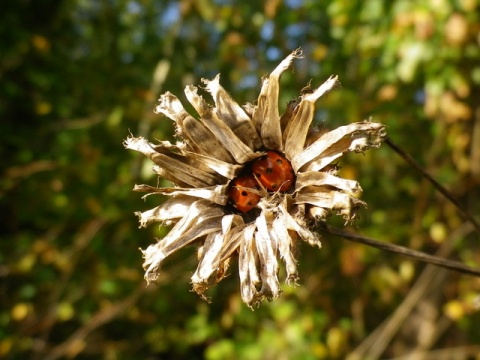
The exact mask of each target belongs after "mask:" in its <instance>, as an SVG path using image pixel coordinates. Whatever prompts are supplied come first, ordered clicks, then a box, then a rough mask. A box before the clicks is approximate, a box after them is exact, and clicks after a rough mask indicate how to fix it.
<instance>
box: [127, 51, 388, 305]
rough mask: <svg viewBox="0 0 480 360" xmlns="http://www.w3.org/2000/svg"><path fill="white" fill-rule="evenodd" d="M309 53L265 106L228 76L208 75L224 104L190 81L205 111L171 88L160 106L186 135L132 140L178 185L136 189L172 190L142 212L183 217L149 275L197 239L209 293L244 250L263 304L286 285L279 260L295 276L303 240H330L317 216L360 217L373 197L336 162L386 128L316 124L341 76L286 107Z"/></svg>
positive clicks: (196, 286) (267, 87)
mask: <svg viewBox="0 0 480 360" xmlns="http://www.w3.org/2000/svg"><path fill="white" fill-rule="evenodd" d="M301 57H302V52H301V50H300V49H297V50H295V51H293V52H292V53H291V54H290V55H289V56H288V57H287V58H286V59H285V60H283V61H282V62H281V63H280V65H278V66H277V68H276V69H275V70H274V71H273V72H272V73H271V74H270V75H269V76H267V77H266V78H264V79H263V82H262V87H261V91H260V95H259V97H258V99H257V101H256V103H255V104H247V105H245V106H243V107H241V106H240V105H239V104H237V103H236V102H235V101H234V100H233V99H232V98H231V97H230V95H229V94H228V93H227V92H226V91H225V89H223V87H222V86H221V85H220V82H219V80H220V78H219V76H216V77H215V79H213V80H205V79H202V82H203V83H204V84H205V88H206V90H207V91H208V92H209V93H210V94H211V96H212V97H213V100H214V103H215V106H211V105H209V104H207V102H206V101H205V100H204V99H203V98H202V97H201V96H200V95H199V94H198V89H197V87H195V86H187V87H186V89H185V94H186V96H187V98H188V100H189V101H190V103H191V104H192V105H193V107H194V108H195V110H196V111H197V112H198V114H199V119H196V118H194V117H193V116H192V115H190V114H189V113H187V112H186V111H185V109H184V107H183V106H182V104H181V103H180V101H179V99H178V98H177V97H175V96H174V95H173V94H171V93H170V92H166V93H165V94H163V95H162V96H161V97H160V99H159V105H158V106H157V107H156V109H155V112H156V113H162V114H164V115H166V116H167V117H169V118H170V119H172V120H173V121H174V122H175V129H176V135H177V137H178V139H179V141H177V142H176V143H175V144H172V143H170V142H168V141H160V142H159V143H157V144H153V143H150V142H149V141H147V140H146V139H144V138H135V137H130V138H128V139H127V140H126V141H125V147H126V148H128V149H132V150H136V151H140V152H141V153H143V154H144V155H145V156H147V157H149V158H150V159H151V160H152V161H153V162H154V163H155V165H154V168H153V169H154V171H155V172H156V173H157V174H158V175H159V176H160V177H162V178H165V179H168V180H170V181H171V182H172V183H173V184H175V186H174V187H164V188H157V187H152V186H148V185H136V186H135V188H134V190H135V191H142V192H148V193H149V194H147V195H150V194H164V195H169V196H170V199H169V200H167V201H165V202H164V203H163V204H161V205H159V206H158V207H156V208H154V209H151V210H149V211H145V212H143V213H137V215H138V216H139V218H140V226H141V227H144V226H146V225H148V224H150V223H153V222H160V223H161V224H164V225H173V227H172V229H171V230H170V232H169V233H168V235H166V236H165V237H164V238H163V239H159V240H158V241H157V243H156V244H153V245H150V246H149V247H148V248H147V249H146V250H144V251H143V256H144V258H145V262H144V264H143V266H144V268H145V270H146V273H145V278H146V280H147V282H151V281H155V280H156V279H157V278H158V276H159V272H160V266H161V265H162V262H163V261H164V259H165V258H166V257H167V256H169V255H171V254H172V253H174V252H175V251H177V250H179V249H181V248H183V247H184V246H186V245H189V244H192V243H195V244H198V246H199V247H198V268H197V270H196V271H195V273H194V274H193V276H192V284H193V290H194V291H195V292H197V293H198V294H199V295H201V296H202V297H204V298H205V295H204V293H205V291H206V290H207V289H209V288H210V287H212V286H214V285H216V284H217V283H218V282H219V281H220V280H222V279H223V278H224V277H225V276H226V275H227V269H228V267H229V264H230V262H231V259H232V258H234V257H238V268H239V269H238V271H239V276H240V291H241V296H242V300H243V301H244V302H245V303H246V304H248V305H249V306H254V305H257V304H259V303H260V302H261V301H262V300H263V299H265V298H266V299H268V300H272V299H275V298H276V297H278V296H279V294H280V293H281V290H280V285H279V280H278V272H279V261H278V260H279V258H280V259H282V260H283V262H284V263H285V270H286V282H287V283H293V284H295V283H296V281H297V280H298V273H297V260H296V259H295V253H296V251H295V250H296V247H297V242H298V240H299V239H301V240H303V241H306V242H307V243H309V244H310V245H312V246H318V247H321V244H320V240H319V235H318V234H317V233H316V232H315V231H313V226H312V225H314V223H315V222H316V221H317V222H318V221H321V220H324V219H325V218H326V217H327V216H329V215H331V214H332V213H335V214H340V215H342V216H343V217H344V218H345V219H346V220H347V221H351V220H353V219H354V218H355V214H356V211H357V209H358V208H359V207H360V206H362V205H364V203H363V202H362V201H361V200H358V199H357V196H358V194H359V193H360V192H361V188H360V185H359V184H358V183H357V182H356V181H354V180H347V179H342V178H340V177H338V176H336V170H337V169H336V166H334V165H331V164H332V162H334V161H335V160H336V159H338V158H339V157H341V156H342V155H343V153H345V152H347V151H354V152H362V151H364V150H366V149H368V148H371V147H378V146H380V143H381V140H382V138H383V137H384V135H385V127H384V125H382V124H379V123H373V122H369V121H364V122H359V123H353V124H350V125H346V126H342V127H339V128H337V129H335V130H332V131H312V130H311V129H310V126H311V123H312V120H313V116H314V112H315V102H316V101H317V100H318V99H319V98H320V97H321V96H322V95H324V94H325V93H326V92H328V91H329V90H331V89H333V88H335V87H336V86H337V85H338V81H337V77H336V76H335V77H333V76H332V77H330V78H329V79H328V80H327V81H325V82H324V83H323V84H322V85H321V86H320V87H319V88H317V89H315V90H312V89H310V88H309V87H308V89H307V90H305V91H303V92H302V95H301V96H300V97H299V98H298V99H295V100H293V101H291V102H290V103H289V104H288V105H287V108H286V110H285V112H284V113H283V114H282V115H280V114H279V109H278V94H279V78H280V76H281V75H282V73H283V72H284V71H285V70H287V69H288V68H289V66H290V65H291V63H292V61H293V60H294V59H296V58H301ZM147 195H146V196H147Z"/></svg>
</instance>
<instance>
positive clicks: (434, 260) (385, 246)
mask: <svg viewBox="0 0 480 360" xmlns="http://www.w3.org/2000/svg"><path fill="white" fill-rule="evenodd" d="M321 229H323V230H325V231H326V232H327V233H329V234H332V235H338V236H341V237H343V238H345V239H347V240H351V241H355V242H358V243H362V244H365V245H368V246H372V247H374V248H377V249H380V250H385V251H390V252H393V253H396V254H400V255H403V256H408V257H411V258H413V259H417V260H420V261H423V262H426V263H429V264H433V265H437V266H441V267H444V268H447V269H450V270H454V271H458V272H461V273H464V274H469V275H474V276H480V268H473V267H470V266H467V265H463V264H462V263H459V262H458V261H453V260H447V259H443V258H440V257H438V256H433V255H429V254H426V253H424V252H421V251H417V250H411V249H408V248H406V247H403V246H399V245H394V244H389V243H385V242H381V241H378V240H374V239H371V238H368V237H365V236H361V235H358V234H354V233H351V232H348V231H345V230H341V229H339V228H336V227H333V226H330V225H327V224H323V225H321Z"/></svg>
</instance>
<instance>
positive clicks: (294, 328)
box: [0, 0, 480, 359]
mask: <svg viewBox="0 0 480 360" xmlns="http://www.w3.org/2000/svg"><path fill="white" fill-rule="evenodd" d="M479 10H480V4H479V1H478V0H456V1H454V0H421V1H409V0H394V1H390V2H384V1H380V0H365V1H345V0H333V1H329V2H326V1H300V0H287V1H284V2H282V1H278V0H267V1H265V2H260V1H257V2H254V1H244V2H243V1H222V0H199V1H194V0H182V1H170V0H117V1H86V0H69V1H67V0H63V1H61V0H24V1H9V2H3V3H2V11H1V14H0V36H1V39H2V41H1V42H0V53H1V54H2V55H1V57H0V76H1V79H2V86H1V87H0V118H1V123H0V126H1V130H2V131H0V139H1V140H0V141H1V147H0V151H1V155H2V158H3V159H4V160H3V161H2V164H1V165H0V168H1V174H2V176H1V181H0V210H1V216H0V229H1V234H0V235H1V239H0V279H1V281H0V357H1V358H5V359H26V358H29V359H57V358H77V359H83V358H99V359H204V358H205V359H300V358H301V359H334V358H338V359H341V358H346V357H347V356H348V355H349V354H350V356H351V357H350V358H351V359H354V357H353V355H352V354H357V355H358V354H360V357H357V358H360V359H363V358H370V359H375V358H378V357H379V356H382V358H386V357H394V356H402V355H405V354H408V352H410V351H414V350H423V351H433V350H435V349H436V350H439V349H443V350H444V351H448V349H449V348H457V349H464V350H465V351H464V353H462V354H463V355H464V357H457V358H465V359H466V358H469V359H470V358H473V357H472V356H474V355H472V354H473V352H472V351H477V350H478V352H479V353H480V350H479V349H478V348H472V347H468V345H475V344H479V343H480V327H479V324H480V316H479V313H478V307H475V306H474V301H475V299H477V300H478V298H476V297H477V296H478V294H479V293H480V279H476V278H472V277H467V276H460V275H458V274H454V273H448V272H443V273H442V274H443V275H442V277H441V279H440V280H439V282H438V284H437V286H436V287H434V288H427V286H428V283H429V281H428V279H427V282H426V283H425V282H423V283H422V284H424V285H423V289H428V291H426V292H424V295H423V296H421V297H420V298H418V299H417V302H416V304H415V306H413V307H412V308H411V309H410V310H409V312H408V313H407V314H405V317H404V318H403V320H402V322H401V323H400V324H398V326H399V329H398V331H395V332H394V333H393V334H392V336H391V337H389V338H387V340H385V338H382V339H383V341H386V344H384V346H383V348H379V347H377V348H376V349H377V352H379V354H377V355H375V354H374V353H368V351H366V350H365V349H364V348H362V346H366V344H367V341H368V340H367V339H368V335H370V334H374V335H375V334H376V335H375V336H374V340H373V343H374V344H375V341H377V340H378V341H379V339H380V338H381V337H382V336H385V334H382V333H380V334H379V333H375V329H379V326H380V324H381V323H382V322H383V321H384V320H386V319H388V318H389V316H391V315H392V314H393V313H394V311H395V310H398V309H400V306H401V305H402V304H404V299H405V298H406V297H407V296H408V295H409V294H411V293H412V288H414V285H413V284H414V283H415V281H417V279H418V278H419V275H420V273H421V272H422V270H423V269H424V265H423V264H419V263H416V262H413V261H411V260H409V259H405V258H400V257H398V256H395V255H391V254H384V253H381V252H380V251H378V250H375V249H370V248H366V247H364V246H360V245H357V244H352V243H348V242H345V241H343V240H342V239H339V238H324V240H323V249H322V250H315V251H312V249H310V248H308V247H307V246H305V247H302V249H301V251H302V255H301V257H300V269H301V273H300V275H301V280H300V286H299V287H297V288H291V287H288V286H286V285H285V287H284V294H283V295H282V297H281V298H280V299H278V300H276V301H275V302H273V303H271V304H264V305H262V306H261V307H260V308H259V309H257V310H256V311H254V312H252V311H251V310H250V309H249V308H247V307H246V306H245V305H244V304H243V303H241V300H240V296H239V293H238V280H237V272H236V269H235V266H233V267H232V270H231V271H232V274H231V276H230V277H229V278H228V279H226V280H224V281H223V282H222V283H221V284H220V285H219V286H217V288H216V289H214V290H213V291H212V293H211V296H212V299H213V302H212V304H207V303H205V302H204V301H202V300H201V299H199V298H198V297H197V296H196V295H194V294H193V293H191V292H189V289H190V288H189V278H190V276H191V274H192V272H193V271H194V269H195V255H194V251H193V249H191V251H189V250H185V251H182V253H181V254H176V255H175V256H173V257H172V259H171V260H169V263H168V265H167V266H166V267H165V268H164V269H163V275H162V277H161V279H160V282H159V284H158V286H155V285H153V286H150V287H148V288H145V285H146V284H145V283H144V280H143V270H142V267H141V264H142V258H141V253H140V252H139V251H138V248H139V247H141V248H146V247H147V246H148V245H149V244H150V243H152V242H153V241H154V237H162V236H163V235H165V233H166V231H167V229H164V228H159V227H158V226H151V227H149V228H148V229H138V222H137V218H136V217H135V216H134V215H133V213H134V212H135V211H144V210H146V209H149V208H151V207H152V206H153V205H154V204H156V202H158V201H159V199H153V198H151V199H148V200H147V201H146V202H144V201H142V200H141V199H140V196H139V194H137V193H133V192H132V191H131V189H132V187H133V185H134V184H135V183H149V184H152V185H155V184H156V181H157V180H156V179H155V178H154V176H153V175H152V173H151V172H150V168H149V167H150V163H148V161H145V160H144V159H143V158H142V157H140V156H139V155H138V154H134V153H131V152H127V151H125V149H124V148H123V146H122V141H123V139H125V138H126V137H127V136H128V135H129V132H131V133H133V134H135V135H139V136H145V137H148V138H149V139H154V138H157V139H171V138H172V136H173V130H172V124H171V122H170V120H168V119H165V118H163V117H161V116H157V115H154V114H153V112H152V110H153V108H154V106H155V100H156V98H157V97H158V96H159V94H160V93H161V92H163V91H167V90H168V91H171V92H172V93H174V94H177V95H178V96H179V97H180V98H181V99H182V100H184V101H185V97H184V96H183V95H182V94H183V88H184V87H185V85H187V84H190V83H193V84H197V85H198V84H200V79H201V78H202V77H206V78H213V77H214V76H215V75H216V74H217V73H221V75H222V78H221V82H222V85H223V86H224V87H225V88H226V89H228V90H229V91H230V93H231V94H232V96H233V97H234V98H235V99H236V100H237V101H238V102H239V103H241V104H243V103H245V102H249V101H250V102H251V101H254V100H255V99H256V97H257V95H258V91H259V88H260V78H261V76H263V75H265V74H267V73H268V72H270V71H271V70H272V69H273V68H274V67H275V66H276V64H277V63H278V62H279V60H281V59H282V58H284V57H285V56H286V55H287V54H289V53H290V52H291V51H292V50H293V49H295V48H297V47H300V46H301V47H302V48H303V50H304V53H305V59H304V60H299V61H296V62H295V64H294V71H293V72H292V71H290V72H288V73H287V74H285V76H284V77H283V78H282V93H281V103H280V104H281V106H284V104H286V102H287V101H288V100H290V99H292V98H294V97H296V96H297V95H298V94H299V91H300V89H302V88H303V86H304V85H305V84H306V83H308V81H310V80H312V86H318V85H320V84H321V83H322V82H323V81H324V80H325V79H326V78H327V77H328V76H329V75H330V74H338V75H339V76H340V81H341V82H342V85H343V86H342V88H341V89H340V90H339V91H336V92H334V93H332V94H329V95H328V97H326V98H325V99H322V100H321V101H320V102H319V104H318V109H319V111H318V114H317V121H318V122H323V123H324V124H325V125H326V126H327V127H336V126H339V125H343V124H347V123H350V122H355V121H360V120H363V119H365V118H368V117H369V116H372V117H373V119H374V120H375V121H379V122H383V123H385V124H386V125H387V126H388V132H389V135H390V136H391V137H392V138H393V139H394V141H395V142H396V143H397V144H400V146H401V147H402V148H403V149H405V151H407V152H408V153H410V154H411V155H412V156H413V157H414V158H415V159H417V161H419V162H420V163H421V164H422V166H424V168H425V169H426V170H427V171H429V172H430V173H431V174H432V175H433V176H434V177H435V178H436V179H438V180H439V181H440V182H441V183H442V184H443V185H445V186H446V187H447V188H449V189H451V191H452V192H453V193H454V195H455V196H456V197H457V198H458V199H459V201H460V202H461V203H462V204H463V205H464V207H465V209H466V210H468V211H469V212H471V213H472V214H477V215H478V214H479V212H480V187H479V184H480V145H479V144H480V44H479V36H480V35H479V34H480V19H479V18H480V11H479ZM185 105H186V106H188V105H187V102H186V101H185ZM342 166H343V170H342V171H343V175H344V176H346V177H351V178H356V179H358V180H359V181H360V183H361V184H362V187H363V190H364V194H363V200H365V201H367V203H368V204H369V207H368V209H366V210H364V211H363V212H362V214H361V215H362V218H361V219H360V220H359V221H358V222H357V223H356V224H355V227H354V231H358V232H361V233H364V234H367V235H370V236H372V237H375V238H377V239H381V240H384V241H389V242H392V243H397V244H402V245H405V246H408V247H411V248H415V249H420V250H423V251H427V252H430V253H434V252H435V251H436V250H437V249H438V248H439V247H441V246H442V244H445V243H447V242H448V241H455V243H454V252H453V253H452V254H451V256H452V257H454V258H456V259H459V260H460V261H462V262H465V263H467V264H470V265H473V266H475V265H477V266H478V264H479V262H480V252H479V250H480V246H479V243H478V234H476V235H475V234H473V233H472V229H471V228H469V227H468V225H465V224H464V220H463V219H462V218H461V217H460V216H459V214H458V212H457V211H456V210H455V209H454V207H453V206H452V205H451V204H449V203H448V202H447V201H446V200H445V199H444V198H442V197H441V196H440V195H439V194H438V193H436V192H435V191H434V190H433V189H432V187H431V186H430V185H429V184H428V183H427V182H426V181H424V180H423V179H422V178H421V177H420V176H419V175H418V174H417V173H415V172H414V170H413V169H411V168H409V167H408V165H406V164H405V163H404V162H402V161H401V159H400V158H399V157H397V156H396V155H395V153H394V152H393V151H392V150H391V149H389V148H388V147H387V146H385V145H384V146H383V147H382V148H380V149H379V150H375V151H371V152H368V153H366V154H364V156H362V155H359V154H350V155H348V156H347V157H346V158H345V159H344V160H343V162H342ZM332 223H338V224H340V225H341V223H340V221H339V219H332ZM436 274H437V275H438V274H439V270H437V272H436ZM431 276H433V275H431ZM436 279H438V278H436ZM477 306H478V305H477ZM428 326H430V328H429V329H431V331H430V333H428V332H427V333H425V331H426V330H425V331H423V330H422V329H426V328H427V327H428ZM432 329H433V330H432ZM422 331H423V332H422ZM375 346H376V345H372V346H371V347H372V348H375ZM355 349H356V350H355ZM362 349H363V350H362ZM472 349H473V350H472ZM362 351H363V352H362ZM469 351H470V356H471V357H468V356H469V355H468V354H469ZM367 355H368V356H367ZM477 358H478V355H477Z"/></svg>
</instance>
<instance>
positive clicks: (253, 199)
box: [228, 174, 260, 213]
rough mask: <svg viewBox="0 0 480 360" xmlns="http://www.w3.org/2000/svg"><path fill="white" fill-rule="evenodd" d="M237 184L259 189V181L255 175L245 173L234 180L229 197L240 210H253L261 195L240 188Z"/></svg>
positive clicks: (244, 211)
mask: <svg viewBox="0 0 480 360" xmlns="http://www.w3.org/2000/svg"><path fill="white" fill-rule="evenodd" d="M237 186H242V187H245V188H252V189H258V183H257V181H256V180H255V178H254V177H253V175H251V174H250V175H243V176H239V177H237V178H235V179H233V180H232V182H231V183H230V189H229V191H228V197H229V198H230V200H231V201H232V203H233V206H235V207H236V208H237V209H238V210H240V211H241V212H243V213H246V212H247V211H250V210H252V209H253V208H254V207H255V206H256V205H257V204H258V202H259V201H260V195H257V194H254V193H251V192H249V191H247V190H245V189H240V188H238V187H237Z"/></svg>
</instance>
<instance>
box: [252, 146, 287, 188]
mask: <svg viewBox="0 0 480 360" xmlns="http://www.w3.org/2000/svg"><path fill="white" fill-rule="evenodd" d="M252 170H253V173H254V174H255V176H256V177H257V178H258V180H259V181H260V183H261V184H262V185H263V186H264V187H265V189H267V190H269V191H288V190H290V188H291V187H292V186H293V182H294V180H295V174H294V172H293V168H292V165H291V164H290V161H288V160H287V159H286V158H285V157H283V156H282V155H280V154H279V153H277V152H275V151H267V155H266V156H262V157H261V158H259V159H258V160H256V161H255V162H254V163H253V166H252Z"/></svg>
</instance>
